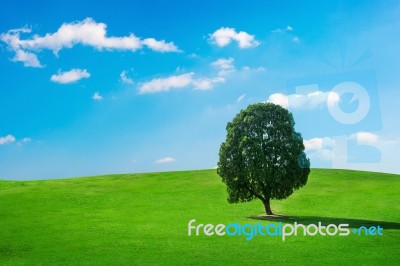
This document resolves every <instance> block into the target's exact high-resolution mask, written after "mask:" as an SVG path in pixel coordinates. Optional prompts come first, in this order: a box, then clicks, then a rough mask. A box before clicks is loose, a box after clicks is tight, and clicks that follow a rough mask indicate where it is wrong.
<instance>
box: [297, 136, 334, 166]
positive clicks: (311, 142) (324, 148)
mask: <svg viewBox="0 0 400 266" xmlns="http://www.w3.org/2000/svg"><path fill="white" fill-rule="evenodd" d="M303 143H304V147H305V149H306V153H307V155H308V156H309V158H310V159H311V160H318V161H330V160H332V158H333V152H332V146H333V145H334V140H333V139H332V138H330V137H324V138H312V139H305V140H303Z"/></svg>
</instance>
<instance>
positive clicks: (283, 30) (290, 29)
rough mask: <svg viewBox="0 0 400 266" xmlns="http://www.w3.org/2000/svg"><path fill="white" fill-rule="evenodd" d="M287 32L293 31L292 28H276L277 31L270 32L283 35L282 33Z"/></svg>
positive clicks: (288, 26)
mask: <svg viewBox="0 0 400 266" xmlns="http://www.w3.org/2000/svg"><path fill="white" fill-rule="evenodd" d="M287 31H293V27H292V26H290V25H287V26H286V27H285V28H277V29H274V30H272V31H271V32H273V33H283V32H287Z"/></svg>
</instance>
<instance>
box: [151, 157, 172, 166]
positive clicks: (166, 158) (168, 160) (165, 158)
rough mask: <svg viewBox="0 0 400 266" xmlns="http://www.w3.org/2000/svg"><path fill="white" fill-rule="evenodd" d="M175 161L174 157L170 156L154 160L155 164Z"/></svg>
mask: <svg viewBox="0 0 400 266" xmlns="http://www.w3.org/2000/svg"><path fill="white" fill-rule="evenodd" d="M175 161H176V160H175V159H174V158H172V157H164V158H161V159H158V160H156V161H154V162H155V163H157V164H164V163H173V162H175Z"/></svg>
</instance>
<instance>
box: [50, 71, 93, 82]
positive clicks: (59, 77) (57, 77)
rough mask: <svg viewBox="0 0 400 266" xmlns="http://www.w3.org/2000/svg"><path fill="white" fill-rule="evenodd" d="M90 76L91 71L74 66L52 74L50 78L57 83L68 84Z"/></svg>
mask: <svg viewBox="0 0 400 266" xmlns="http://www.w3.org/2000/svg"><path fill="white" fill-rule="evenodd" d="M89 77H90V73H89V72H88V71H87V70H86V69H76V68H74V69H71V70H69V71H65V72H61V71H60V70H59V71H58V73H57V74H54V75H52V76H51V78H50V80H51V81H53V82H56V83H61V84H67V83H73V82H76V81H78V80H81V79H84V78H89Z"/></svg>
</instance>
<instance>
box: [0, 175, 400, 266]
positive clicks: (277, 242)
mask: <svg viewBox="0 0 400 266" xmlns="http://www.w3.org/2000/svg"><path fill="white" fill-rule="evenodd" d="M399 191H400V176H399V175H391V174H382V173H370V172H359V171H347V170H323V169H313V170H312V172H311V174H310V177H309V182H308V184H307V185H306V186H305V187H304V188H302V189H300V190H298V191H296V192H295V193H294V194H293V195H292V196H291V197H289V198H288V199H286V200H283V201H272V209H273V211H274V212H276V213H280V214H285V215H289V216H291V217H292V220H287V222H290V223H293V221H298V222H302V223H305V224H307V223H318V222H322V223H323V224H329V223H336V224H338V223H349V224H350V226H351V227H359V226H362V225H380V226H381V227H383V228H384V236H380V237H378V236H357V235H354V234H351V235H350V236H348V237H339V236H335V237H323V236H314V237H310V236H307V237H304V236H297V237H290V238H287V240H286V241H282V239H281V238H279V237H254V238H253V239H252V240H250V241H246V240H245V238H244V237H243V236H235V237H229V236H223V237H217V236H204V235H201V236H190V237H189V236H188V235H187V230H188V229H187V226H188V222H189V220H191V219H196V220H197V221H196V223H197V224H198V223H213V224H215V225H216V224H219V223H224V224H229V223H233V222H236V221H237V222H239V223H252V224H255V223H257V222H259V221H257V220H254V219H249V218H247V217H248V216H251V215H257V214H261V213H262V212H263V206H262V204H261V202H260V201H253V202H250V203H242V204H234V205H231V204H228V203H227V201H226V191H225V185H224V184H223V183H222V182H221V180H220V178H219V176H218V175H217V174H216V171H215V170H204V171H186V172H168V173H149V174H129V175H128V174H126V175H108V176H96V177H85V178H73V179H63V180H47V181H23V182H21V181H15V182H14V181H0V265H133V264H140V265H141V264H152V265H154V264H160V265H163V264H171V265H177V264H193V263H195V264H199V263H200V264H205V265H210V264H228V263H229V264H234V265H235V264H237V265H243V264H252V265H254V264H269V265H271V264H284V265H287V264H289V265H290V264H296V265H299V264H300V265H302V264H315V265H317V264H319V265H320V264H321V263H322V262H324V263H325V264H334V265H338V264H342V265H347V264H350V263H351V264H356V265H358V264H382V265H400V257H399V255H398V250H399V247H400V245H399V244H400V195H399ZM264 222H266V221H262V223H264Z"/></svg>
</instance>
